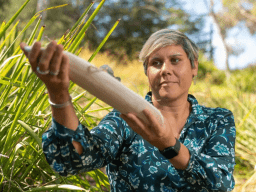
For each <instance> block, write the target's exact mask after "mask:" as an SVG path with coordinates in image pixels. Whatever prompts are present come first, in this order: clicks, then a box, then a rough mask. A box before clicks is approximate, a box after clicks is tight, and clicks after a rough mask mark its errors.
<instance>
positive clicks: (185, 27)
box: [85, 0, 202, 59]
mask: <svg viewBox="0 0 256 192" xmlns="http://www.w3.org/2000/svg"><path fill="white" fill-rule="evenodd" d="M85 2H86V1H85ZM177 2H178V1H177ZM177 2H176V1H175V0H171V1H168V2H167V1H160V0H158V1H150V0H122V1H106V2H105V4H104V6H103V8H102V10H101V11H100V13H99V14H98V15H97V18H95V21H94V26H95V28H90V29H89V30H88V31H87V40H88V41H89V42H90V45H91V48H93V49H94V48H95V47H96V46H97V45H98V44H99V43H100V41H101V40H102V37H103V36H105V34H106V33H107V32H108V31H109V30H110V28H111V27H112V26H113V24H114V23H115V21H116V20H118V19H119V18H120V19H121V21H120V23H119V25H118V27H117V28H116V29H115V31H114V32H113V34H112V35H111V36H110V38H109V40H108V42H107V44H106V45H105V46H104V48H103V50H109V51H110V52H111V53H114V54H115V55H116V56H117V57H118V55H120V54H121V55H122V54H124V55H128V56H129V58H130V59H132V58H134V56H137V54H138V52H139V51H140V49H141V48H142V45H143V44H144V43H145V41H146V39H147V38H148V37H149V36H150V35H151V34H152V33H153V32H155V31H157V30H159V29H163V28H167V27H173V28H175V29H178V30H180V31H182V32H187V33H195V32H198V31H199V30H200V27H201V25H202V20H201V19H200V18H196V19H194V20H191V18H190V15H189V14H188V13H186V12H185V11H183V10H182V9H181V5H179V4H178V3H177ZM85 7H86V6H85Z"/></svg>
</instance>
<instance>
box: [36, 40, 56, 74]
mask: <svg viewBox="0 0 256 192" xmlns="http://www.w3.org/2000/svg"><path fill="white" fill-rule="evenodd" d="M56 46H57V43H56V41H52V42H51V43H50V44H49V45H48V46H47V48H46V49H45V51H43V54H42V56H41V58H40V61H39V63H38V66H39V69H40V71H47V70H49V65H50V61H51V59H52V56H53V54H54V52H55V49H56Z"/></svg>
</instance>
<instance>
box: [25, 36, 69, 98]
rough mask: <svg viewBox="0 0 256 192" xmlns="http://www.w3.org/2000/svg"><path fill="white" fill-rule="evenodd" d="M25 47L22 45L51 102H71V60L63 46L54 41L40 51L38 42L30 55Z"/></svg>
mask: <svg viewBox="0 0 256 192" xmlns="http://www.w3.org/2000/svg"><path fill="white" fill-rule="evenodd" d="M25 46H26V44H25V43H21V44H20V47H21V49H22V50H23V52H24V53H25V55H26V57H27V58H28V60H29V63H30V65H31V67H32V70H33V71H34V72H35V73H36V75H37V76H38V77H39V78H40V79H41V80H42V81H43V82H44V83H45V85H46V87H47V89H48V92H49V96H50V99H51V101H52V102H54V103H64V102H66V101H67V100H69V93H68V88H69V59H68V57H67V56H66V55H64V54H63V46H62V45H57V43H56V42H55V41H52V42H51V43H50V44H49V45H48V46H47V48H46V49H45V50H40V48H41V43H40V42H36V43H35V44H34V45H33V47H32V50H31V51H30V52H29V53H28V52H26V51H25V50H24V47H25Z"/></svg>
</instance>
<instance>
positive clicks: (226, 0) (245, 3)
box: [218, 0, 256, 34]
mask: <svg viewBox="0 0 256 192" xmlns="http://www.w3.org/2000/svg"><path fill="white" fill-rule="evenodd" d="M223 7H224V11H223V12H221V13H219V14H218V17H219V19H222V20H223V22H224V23H225V28H226V29H229V28H232V27H234V26H236V25H237V24H238V23H239V22H241V21H244V22H245V25H246V27H248V29H249V31H250V33H251V34H256V1H255V0H235V1H231V0H223ZM223 28H224V27H223Z"/></svg>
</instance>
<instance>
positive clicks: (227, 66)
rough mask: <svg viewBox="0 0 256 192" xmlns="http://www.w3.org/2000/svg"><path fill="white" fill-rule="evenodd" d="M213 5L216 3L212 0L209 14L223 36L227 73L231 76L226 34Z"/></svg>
mask: <svg viewBox="0 0 256 192" xmlns="http://www.w3.org/2000/svg"><path fill="white" fill-rule="evenodd" d="M213 5H214V2H213V0H210V13H209V15H210V17H211V18H212V20H213V22H214V24H215V25H216V27H217V32H218V34H219V36H220V37H221V40H222V42H223V45H224V49H225V56H226V60H225V65H226V74H227V76H229V75H230V68H229V62H228V58H229V50H228V45H227V44H226V41H225V34H224V33H223V32H222V30H221V27H220V24H219V22H218V20H217V16H216V14H215V13H214V11H213Z"/></svg>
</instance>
